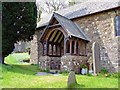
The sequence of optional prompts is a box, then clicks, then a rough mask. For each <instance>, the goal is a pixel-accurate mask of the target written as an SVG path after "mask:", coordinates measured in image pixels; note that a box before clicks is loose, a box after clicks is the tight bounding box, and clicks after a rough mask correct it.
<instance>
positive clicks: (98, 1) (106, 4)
mask: <svg viewBox="0 0 120 90" xmlns="http://www.w3.org/2000/svg"><path fill="white" fill-rule="evenodd" d="M119 2H120V1H119V0H89V1H85V2H83V3H80V4H75V5H74V6H71V7H68V8H65V9H62V10H59V11H56V12H57V13H58V14H60V15H62V16H65V17H67V18H68V19H73V18H77V17H81V16H86V15H89V14H94V13H97V12H101V11H105V10H109V9H113V8H117V7H120V3H119ZM51 17H52V13H51V14H48V15H47V16H45V17H44V18H42V19H41V21H40V22H39V23H38V24H37V28H39V27H41V26H45V25H47V24H48V22H49V20H50V18H51Z"/></svg>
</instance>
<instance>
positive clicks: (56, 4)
mask: <svg viewBox="0 0 120 90" xmlns="http://www.w3.org/2000/svg"><path fill="white" fill-rule="evenodd" d="M37 6H38V8H39V9H41V11H44V12H46V13H51V12H53V11H57V10H59V9H63V8H65V7H67V4H66V3H65V1H62V0H45V1H42V2H40V4H39V3H38V5H37Z"/></svg>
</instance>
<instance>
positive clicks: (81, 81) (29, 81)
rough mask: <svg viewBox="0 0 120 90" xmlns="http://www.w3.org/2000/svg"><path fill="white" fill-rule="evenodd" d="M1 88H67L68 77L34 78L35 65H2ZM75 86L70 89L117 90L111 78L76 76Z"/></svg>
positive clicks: (114, 79) (116, 82) (115, 79)
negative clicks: (108, 89) (94, 89)
mask: <svg viewBox="0 0 120 90" xmlns="http://www.w3.org/2000/svg"><path fill="white" fill-rule="evenodd" d="M2 67H3V68H2V69H3V77H2V78H1V79H0V81H1V82H2V84H1V85H2V87H3V88H67V78H68V75H63V74H61V75H60V76H53V75H49V76H36V75H35V74H36V73H37V72H38V71H39V69H38V67H37V66H36V65H3V66H2ZM76 78H77V82H78V84H77V85H73V86H72V88H117V87H118V79H117V78H113V77H103V76H102V77H101V76H87V75H76Z"/></svg>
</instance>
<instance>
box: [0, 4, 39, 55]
mask: <svg viewBox="0 0 120 90" xmlns="http://www.w3.org/2000/svg"><path fill="white" fill-rule="evenodd" d="M36 10H37V9H36V5H35V3H34V2H3V3H2V55H3V57H5V56H7V55H8V54H10V53H11V52H12V51H13V49H14V43H16V42H17V41H20V40H22V41H30V40H31V39H32V35H33V34H34V32H35V28H36V16H37V14H36Z"/></svg>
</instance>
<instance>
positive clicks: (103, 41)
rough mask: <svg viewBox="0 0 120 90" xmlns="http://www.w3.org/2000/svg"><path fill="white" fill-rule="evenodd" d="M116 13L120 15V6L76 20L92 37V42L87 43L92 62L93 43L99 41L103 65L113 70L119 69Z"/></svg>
mask: <svg viewBox="0 0 120 90" xmlns="http://www.w3.org/2000/svg"><path fill="white" fill-rule="evenodd" d="M116 15H120V8H117V9H113V10H109V11H105V12H101V13H97V14H93V15H89V16H85V17H81V18H77V19H75V20H74V22H76V23H78V24H79V25H80V27H81V28H82V30H84V32H85V33H86V34H87V35H88V37H89V38H90V39H91V42H89V44H88V45H87V46H88V47H87V48H88V55H89V60H90V62H91V61H92V54H91V53H92V52H91V48H92V43H93V42H97V43H99V45H100V60H101V66H102V67H105V68H107V69H108V70H109V71H111V72H116V71H118V51H119V49H118V38H119V37H118V36H115V27H114V18H115V16H116ZM119 52H120V51H119ZM119 55H120V54H119Z"/></svg>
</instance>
